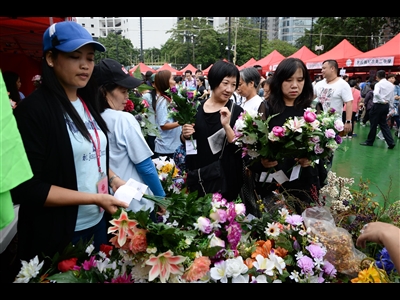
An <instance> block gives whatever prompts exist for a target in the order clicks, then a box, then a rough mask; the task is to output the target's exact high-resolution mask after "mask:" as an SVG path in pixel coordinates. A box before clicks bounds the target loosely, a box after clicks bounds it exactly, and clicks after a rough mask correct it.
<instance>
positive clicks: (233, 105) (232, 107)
mask: <svg viewBox="0 0 400 300" xmlns="http://www.w3.org/2000/svg"><path fill="white" fill-rule="evenodd" d="M234 108H235V101H233V100H232V104H231V109H230V111H231V115H230V116H229V124H231V119H232V113H233V109H234ZM226 143H227V138H226V135H225V141H224V145H223V146H222V151H221V155H220V156H219V159H221V158H222V155H223V154H224V149H225V145H226Z"/></svg>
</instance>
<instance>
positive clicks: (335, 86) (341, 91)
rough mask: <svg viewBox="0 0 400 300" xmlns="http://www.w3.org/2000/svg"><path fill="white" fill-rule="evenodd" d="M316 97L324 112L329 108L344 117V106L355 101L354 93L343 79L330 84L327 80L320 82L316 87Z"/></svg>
mask: <svg viewBox="0 0 400 300" xmlns="http://www.w3.org/2000/svg"><path fill="white" fill-rule="evenodd" d="M314 95H316V96H317V98H318V101H319V102H320V103H321V104H322V107H323V109H324V112H327V111H328V110H329V108H331V107H332V108H334V109H335V111H336V113H337V114H338V115H339V116H340V118H341V117H342V113H343V105H344V104H345V103H346V102H349V101H352V100H353V93H352V92H351V87H350V85H349V84H348V83H347V82H346V81H345V80H344V79H342V78H339V79H338V80H337V81H336V82H334V83H330V84H328V83H327V82H326V78H324V79H322V80H320V81H318V82H317V83H316V84H315V86H314Z"/></svg>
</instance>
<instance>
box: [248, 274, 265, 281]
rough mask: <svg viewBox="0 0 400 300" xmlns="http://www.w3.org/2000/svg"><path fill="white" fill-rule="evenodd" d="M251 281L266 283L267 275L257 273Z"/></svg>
mask: <svg viewBox="0 0 400 300" xmlns="http://www.w3.org/2000/svg"><path fill="white" fill-rule="evenodd" d="M251 283H268V281H267V276H265V275H263V274H262V275H258V276H257V277H253V280H252V281H251Z"/></svg>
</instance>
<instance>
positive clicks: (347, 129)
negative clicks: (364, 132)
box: [343, 123, 352, 133]
mask: <svg viewBox="0 0 400 300" xmlns="http://www.w3.org/2000/svg"><path fill="white" fill-rule="evenodd" d="M351 129H352V128H351V123H345V124H344V129H343V130H344V132H345V133H349V132H350V131H351Z"/></svg>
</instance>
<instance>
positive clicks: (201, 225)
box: [194, 217, 212, 234]
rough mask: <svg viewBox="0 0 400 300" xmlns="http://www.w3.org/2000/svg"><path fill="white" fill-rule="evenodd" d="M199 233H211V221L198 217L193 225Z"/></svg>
mask: <svg viewBox="0 0 400 300" xmlns="http://www.w3.org/2000/svg"><path fill="white" fill-rule="evenodd" d="M194 226H195V228H198V229H199V230H200V231H201V232H203V233H206V234H209V233H210V232H211V231H212V225H211V221H210V220H209V219H207V218H205V217H199V218H198V219H197V223H195V224H194Z"/></svg>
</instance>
